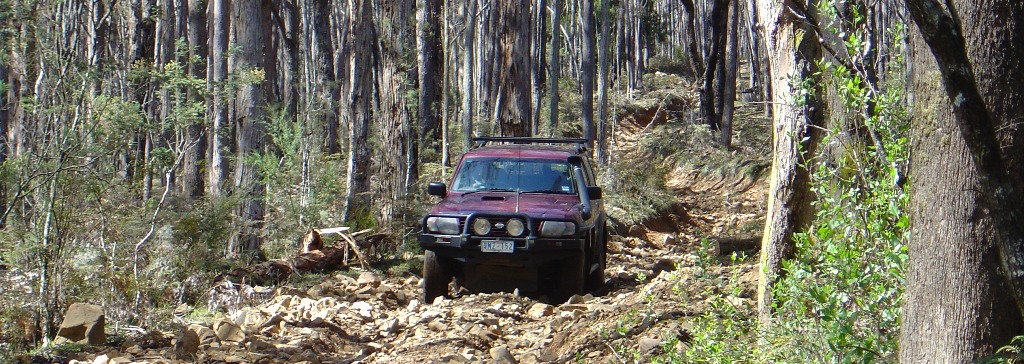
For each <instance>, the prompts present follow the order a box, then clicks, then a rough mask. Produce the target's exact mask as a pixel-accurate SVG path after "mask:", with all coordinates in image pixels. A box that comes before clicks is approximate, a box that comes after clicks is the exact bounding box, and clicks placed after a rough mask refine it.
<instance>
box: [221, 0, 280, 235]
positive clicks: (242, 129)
mask: <svg viewBox="0 0 1024 364" xmlns="http://www.w3.org/2000/svg"><path fill="white" fill-rule="evenodd" d="M233 5H234V6H232V11H231V14H232V33H233V34H234V39H235V43H234V44H236V45H237V47H238V49H239V50H238V52H237V53H235V55H234V58H233V60H232V66H233V69H234V70H233V71H234V72H235V73H238V74H242V73H246V72H248V73H252V72H259V71H263V72H266V70H267V69H266V68H265V67H266V66H267V64H268V63H271V62H273V61H272V60H269V59H268V58H270V57H275V56H276V54H275V53H273V52H266V51H265V50H264V47H265V46H266V45H267V41H268V39H269V37H268V32H269V30H270V29H271V27H270V9H269V8H268V6H267V5H268V2H266V1H264V0H234V4H233ZM274 77H275V75H273V74H266V75H265V78H264V79H263V80H261V81H256V82H251V83H245V84H242V85H240V86H239V87H238V91H237V92H236V94H235V127H236V129H237V130H238V133H237V136H236V143H237V145H238V147H237V148H238V153H237V154H236V156H237V159H236V162H235V188H236V193H238V194H239V197H240V201H241V202H240V203H239V211H238V217H239V218H240V219H241V221H242V222H243V224H245V226H244V227H243V229H242V231H241V232H240V234H239V235H238V244H237V245H236V246H234V247H233V248H235V249H241V250H242V251H243V252H245V253H256V252H258V251H259V249H260V246H261V245H262V243H263V235H262V233H261V230H262V229H263V214H264V207H263V199H264V197H265V195H266V192H267V186H266V184H264V183H263V182H262V181H261V179H262V177H261V176H260V174H259V170H258V169H257V167H256V165H254V164H253V162H252V161H251V160H249V158H251V157H252V156H253V155H254V154H262V153H264V152H265V151H266V141H265V138H266V124H265V123H266V107H267V92H266V85H267V83H268V82H270V80H272V79H274Z"/></svg>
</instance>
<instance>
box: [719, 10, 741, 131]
mask: <svg viewBox="0 0 1024 364" xmlns="http://www.w3.org/2000/svg"><path fill="white" fill-rule="evenodd" d="M730 1H731V2H732V6H730V7H729V8H730V9H731V10H730V12H729V14H730V17H729V45H728V47H727V48H726V51H725V75H724V77H725V87H723V89H722V105H724V107H723V108H722V123H721V129H720V130H719V132H718V143H719V144H721V145H722V147H723V148H725V149H726V150H728V149H729V147H731V146H732V116H733V113H734V112H735V108H736V73H737V72H736V68H737V62H736V58H738V57H739V53H740V52H739V48H740V37H739V23H740V17H739V15H740V6H739V5H740V4H739V0H730Z"/></svg>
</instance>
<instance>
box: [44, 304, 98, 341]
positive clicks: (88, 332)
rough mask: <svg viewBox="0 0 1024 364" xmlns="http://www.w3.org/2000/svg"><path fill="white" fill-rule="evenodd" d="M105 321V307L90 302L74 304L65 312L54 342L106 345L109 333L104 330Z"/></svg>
mask: <svg viewBox="0 0 1024 364" xmlns="http://www.w3.org/2000/svg"><path fill="white" fill-rule="evenodd" d="M105 321H106V318H105V316H104V315H103V307H100V306H96V305H91V304H88V303H75V304H72V305H71V307H68V311H67V312H65V313H64V321H62V322H61V323H60V329H59V330H58V331H57V338H55V339H54V340H53V343H54V344H62V343H68V342H71V343H77V344H89V345H104V344H106V343H107V333H106V332H104V331H103V330H104V325H106V323H105Z"/></svg>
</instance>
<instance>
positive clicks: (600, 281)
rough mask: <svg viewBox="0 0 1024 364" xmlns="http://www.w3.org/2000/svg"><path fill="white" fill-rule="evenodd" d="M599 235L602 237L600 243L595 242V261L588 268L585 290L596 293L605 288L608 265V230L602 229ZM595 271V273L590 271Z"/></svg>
mask: <svg viewBox="0 0 1024 364" xmlns="http://www.w3.org/2000/svg"><path fill="white" fill-rule="evenodd" d="M601 230H602V231H601V232H599V233H598V234H597V235H598V236H599V237H600V238H599V239H600V240H598V241H596V242H594V254H593V257H594V258H593V259H594V261H593V262H591V264H590V265H589V266H588V267H587V269H588V272H590V274H587V282H586V285H585V287H584V288H585V289H586V290H587V291H588V292H589V291H594V290H596V289H598V288H601V286H604V269H605V267H606V266H607V265H608V229H607V228H605V229H601ZM590 269H593V271H590Z"/></svg>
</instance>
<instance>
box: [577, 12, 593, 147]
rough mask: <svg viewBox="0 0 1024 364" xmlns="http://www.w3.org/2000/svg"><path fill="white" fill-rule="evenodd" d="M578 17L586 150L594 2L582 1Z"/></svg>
mask: <svg viewBox="0 0 1024 364" xmlns="http://www.w3.org/2000/svg"><path fill="white" fill-rule="evenodd" d="M581 5H582V7H581V8H580V13H581V14H580V16H581V17H582V18H583V24H582V25H583V60H582V65H581V67H580V68H581V71H582V74H581V75H580V93H582V96H583V114H582V120H580V121H581V122H582V123H583V138H584V139H586V140H587V146H588V148H587V149H588V150H593V149H594V139H595V138H596V133H595V132H594V76H595V74H594V71H595V69H594V61H595V59H596V58H597V55H596V52H595V51H594V46H595V44H594V43H596V42H595V41H596V37H597V34H596V32H595V29H594V0H583V1H582V3H581Z"/></svg>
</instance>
